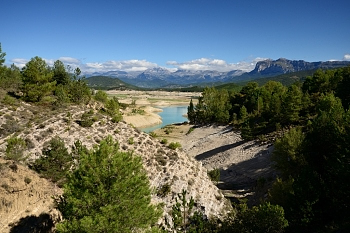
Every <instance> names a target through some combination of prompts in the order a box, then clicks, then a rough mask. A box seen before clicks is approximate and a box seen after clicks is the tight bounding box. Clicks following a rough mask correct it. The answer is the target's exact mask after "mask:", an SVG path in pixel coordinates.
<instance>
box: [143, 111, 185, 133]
mask: <svg viewBox="0 0 350 233" xmlns="http://www.w3.org/2000/svg"><path fill="white" fill-rule="evenodd" d="M157 108H161V109H162V110H163V111H162V112H159V113H157V114H158V115H160V116H161V117H162V121H163V123H162V124H159V125H155V126H152V127H147V128H141V129H140V130H142V131H143V132H146V133H149V132H152V131H153V130H156V129H159V128H162V127H164V126H166V125H170V124H174V123H183V122H185V121H188V119H187V118H186V117H184V115H186V114H187V106H171V107H157Z"/></svg>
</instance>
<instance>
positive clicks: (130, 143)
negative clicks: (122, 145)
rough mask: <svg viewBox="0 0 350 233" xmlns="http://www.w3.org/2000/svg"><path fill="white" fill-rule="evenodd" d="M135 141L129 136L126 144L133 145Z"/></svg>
mask: <svg viewBox="0 0 350 233" xmlns="http://www.w3.org/2000/svg"><path fill="white" fill-rule="evenodd" d="M134 143H135V142H134V138H133V137H131V138H129V139H128V144H129V145H133V144H134Z"/></svg>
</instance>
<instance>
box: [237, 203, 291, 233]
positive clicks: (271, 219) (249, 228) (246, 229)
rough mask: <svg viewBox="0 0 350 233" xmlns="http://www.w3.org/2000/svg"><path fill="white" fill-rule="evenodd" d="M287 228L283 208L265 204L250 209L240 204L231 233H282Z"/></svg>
mask: <svg viewBox="0 0 350 233" xmlns="http://www.w3.org/2000/svg"><path fill="white" fill-rule="evenodd" d="M287 226H288V221H287V220H286V219H285V217H284V211H283V208H282V207H281V206H278V205H272V204H270V203H268V202H265V203H263V204H260V205H259V206H253V207H252V208H251V209H249V208H248V207H247V205H246V204H240V205H238V213H237V216H236V218H235V219H234V221H233V224H232V226H231V227H232V228H231V232H233V233H235V232H237V233H238V232H239V233H250V232H254V233H260V232H261V233H265V232H271V233H281V232H283V231H284V229H285V228H286V227H287Z"/></svg>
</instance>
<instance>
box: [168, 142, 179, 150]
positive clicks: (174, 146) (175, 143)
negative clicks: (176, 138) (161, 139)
mask: <svg viewBox="0 0 350 233" xmlns="http://www.w3.org/2000/svg"><path fill="white" fill-rule="evenodd" d="M168 147H169V148H170V149H172V150H175V149H177V148H181V144H180V143H178V142H171V143H170V144H169V145H168Z"/></svg>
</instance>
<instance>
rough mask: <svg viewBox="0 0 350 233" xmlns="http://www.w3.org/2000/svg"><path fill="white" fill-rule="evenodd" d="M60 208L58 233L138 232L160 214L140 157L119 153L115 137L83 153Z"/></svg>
mask: <svg viewBox="0 0 350 233" xmlns="http://www.w3.org/2000/svg"><path fill="white" fill-rule="evenodd" d="M67 179H68V180H67V183H66V184H65V186H64V194H63V197H62V198H61V199H60V200H59V201H58V209H59V210H60V211H61V213H62V216H63V218H64V220H63V222H61V223H59V224H58V225H57V230H58V232H126V233H127V232H137V231H139V230H140V229H144V228H148V227H149V226H151V225H152V224H154V223H155V222H156V221H157V220H158V218H159V217H160V215H161V212H160V211H159V210H158V209H157V208H156V207H155V206H154V205H151V203H150V201H151V190H150V187H149V181H148V177H147V175H146V173H145V171H144V170H143V167H142V163H141V158H140V157H138V156H135V155H133V154H132V153H130V152H120V151H119V145H118V143H116V142H114V141H113V139H112V137H110V136H109V137H107V138H106V139H105V140H103V141H101V143H100V144H99V146H98V147H95V148H94V149H93V150H91V151H89V152H88V153H82V154H81V155H80V158H79V165H78V167H77V169H76V170H74V171H73V172H72V173H70V174H69V176H68V178H67Z"/></svg>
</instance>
